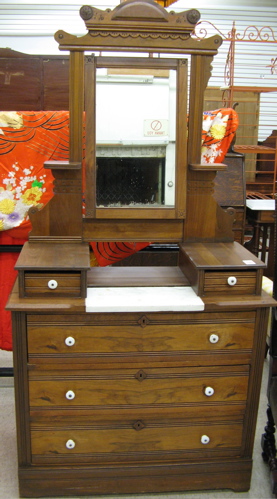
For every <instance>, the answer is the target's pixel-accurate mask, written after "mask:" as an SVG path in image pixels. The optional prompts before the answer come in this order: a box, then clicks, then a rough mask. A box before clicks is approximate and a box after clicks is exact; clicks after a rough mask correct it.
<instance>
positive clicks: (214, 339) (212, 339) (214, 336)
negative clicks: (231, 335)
mask: <svg viewBox="0 0 277 499" xmlns="http://www.w3.org/2000/svg"><path fill="white" fill-rule="evenodd" d="M218 340H219V336H218V335H217V334H211V335H210V338H209V341H210V343H217V342H218Z"/></svg>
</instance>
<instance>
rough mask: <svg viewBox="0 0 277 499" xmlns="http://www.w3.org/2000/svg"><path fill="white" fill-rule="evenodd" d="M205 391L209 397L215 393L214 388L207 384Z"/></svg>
mask: <svg viewBox="0 0 277 499" xmlns="http://www.w3.org/2000/svg"><path fill="white" fill-rule="evenodd" d="M204 393H205V395H206V396H207V397H211V396H212V395H213V394H214V389H213V388H212V387H211V386H206V388H205V390H204Z"/></svg>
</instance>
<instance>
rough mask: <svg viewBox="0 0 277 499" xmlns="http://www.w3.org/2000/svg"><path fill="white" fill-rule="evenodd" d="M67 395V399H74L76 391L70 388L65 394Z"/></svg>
mask: <svg viewBox="0 0 277 499" xmlns="http://www.w3.org/2000/svg"><path fill="white" fill-rule="evenodd" d="M65 397H66V398H67V400H73V399H75V393H74V392H73V391H72V390H68V392H66V394H65Z"/></svg>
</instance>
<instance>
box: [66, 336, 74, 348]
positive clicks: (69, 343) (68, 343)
mask: <svg viewBox="0 0 277 499" xmlns="http://www.w3.org/2000/svg"><path fill="white" fill-rule="evenodd" d="M64 342H65V344H66V346H68V347H73V345H75V339H74V338H72V336H68V337H67V338H66V339H65V340H64Z"/></svg>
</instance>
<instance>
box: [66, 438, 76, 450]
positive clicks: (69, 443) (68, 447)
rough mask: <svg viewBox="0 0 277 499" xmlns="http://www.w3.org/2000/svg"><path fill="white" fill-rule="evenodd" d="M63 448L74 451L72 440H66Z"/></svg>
mask: <svg viewBox="0 0 277 499" xmlns="http://www.w3.org/2000/svg"><path fill="white" fill-rule="evenodd" d="M65 446H66V448H67V449H74V447H75V442H74V440H71V439H69V440H67V442H66V444H65Z"/></svg>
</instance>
